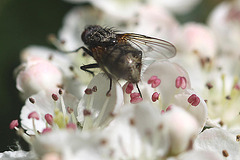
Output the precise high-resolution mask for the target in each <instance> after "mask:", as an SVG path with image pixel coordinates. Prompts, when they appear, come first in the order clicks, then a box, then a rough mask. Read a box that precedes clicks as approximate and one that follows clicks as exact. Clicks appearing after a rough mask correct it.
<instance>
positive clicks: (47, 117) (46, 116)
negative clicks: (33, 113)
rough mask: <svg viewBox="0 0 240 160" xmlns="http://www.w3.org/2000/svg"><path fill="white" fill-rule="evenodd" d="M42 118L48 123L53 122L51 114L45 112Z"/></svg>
mask: <svg viewBox="0 0 240 160" xmlns="http://www.w3.org/2000/svg"><path fill="white" fill-rule="evenodd" d="M44 118H45V120H46V121H47V123H48V124H49V125H52V124H53V116H52V115H51V114H45V116H44Z"/></svg>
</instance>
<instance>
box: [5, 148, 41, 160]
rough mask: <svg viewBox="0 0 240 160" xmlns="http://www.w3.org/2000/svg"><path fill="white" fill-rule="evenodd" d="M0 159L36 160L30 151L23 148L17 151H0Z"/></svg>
mask: <svg viewBox="0 0 240 160" xmlns="http://www.w3.org/2000/svg"><path fill="white" fill-rule="evenodd" d="M0 159H1V160H37V157H36V156H35V155H34V154H33V153H31V152H26V151H23V150H19V151H5V152H3V153H0Z"/></svg>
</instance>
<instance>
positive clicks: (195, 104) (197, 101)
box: [187, 94, 200, 106]
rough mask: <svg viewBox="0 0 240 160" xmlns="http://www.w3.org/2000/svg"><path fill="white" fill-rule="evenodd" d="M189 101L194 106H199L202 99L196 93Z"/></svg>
mask: <svg viewBox="0 0 240 160" xmlns="http://www.w3.org/2000/svg"><path fill="white" fill-rule="evenodd" d="M187 101H188V103H190V104H191V105H192V106H197V105H198V104H199V103H200V99H199V97H198V96H197V95H196V94H192V95H191V96H190V97H189V98H188V99H187Z"/></svg>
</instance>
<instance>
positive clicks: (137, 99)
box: [130, 93, 143, 104]
mask: <svg viewBox="0 0 240 160" xmlns="http://www.w3.org/2000/svg"><path fill="white" fill-rule="evenodd" d="M130 97H131V100H130V103H132V104H136V103H139V102H141V101H142V100H143V99H142V98H141V97H140V93H131V94H130Z"/></svg>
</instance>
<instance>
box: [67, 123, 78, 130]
mask: <svg viewBox="0 0 240 160" xmlns="http://www.w3.org/2000/svg"><path fill="white" fill-rule="evenodd" d="M66 127H67V128H68V129H73V130H76V129H77V125H76V124H74V123H68V124H67V126H66Z"/></svg>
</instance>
